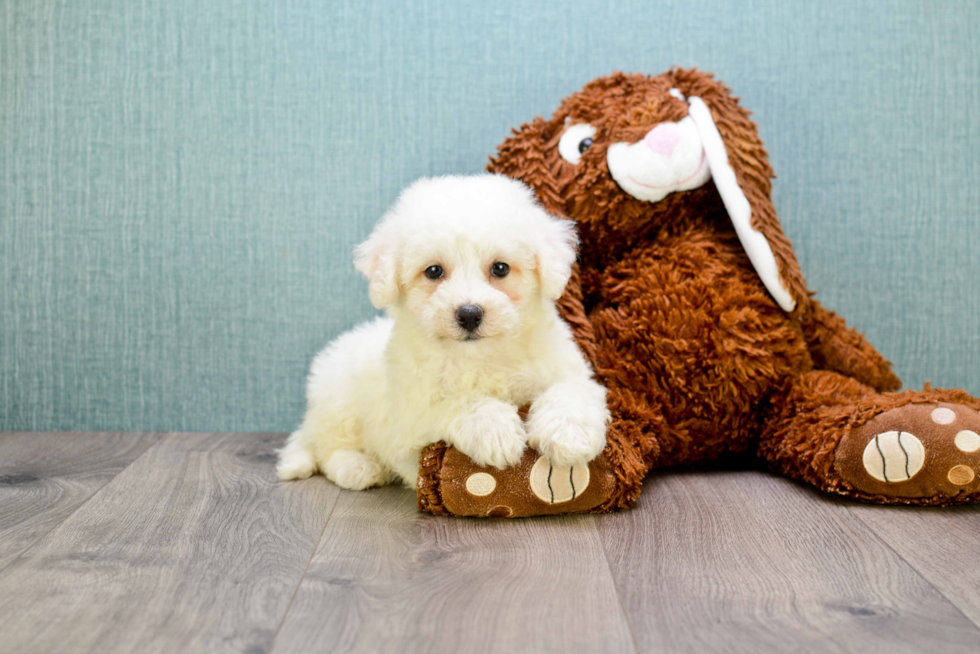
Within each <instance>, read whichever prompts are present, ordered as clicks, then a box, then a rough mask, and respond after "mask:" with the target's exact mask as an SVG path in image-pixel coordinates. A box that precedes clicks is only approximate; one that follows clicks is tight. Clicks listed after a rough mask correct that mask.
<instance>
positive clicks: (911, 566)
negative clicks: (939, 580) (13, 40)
mask: <svg viewBox="0 0 980 654" xmlns="http://www.w3.org/2000/svg"><path fill="white" fill-rule="evenodd" d="M854 515H855V517H857V519H858V520H859V521H860V522H861V524H863V525H864V526H865V527H867V528H868V530H869V531H870V532H871V534H872V535H873V536H874V537H875V538H876V539H877V540H878V542H880V543H881V544H882V545H884V546H885V547H887V548H888V549H889V550H890V551H891V552H893V553H894V554H895V556H897V557H898V558H899V560H901V561H902V563H904V564H905V565H907V566H908V567H909V569H910V570H912V571H913V572H914V573H915V574H916V575H918V577H919V578H920V579H922V581H924V582H925V583H926V584H928V586H929V587H930V588H932V589H933V590H935V591H936V592H937V593H939V596H940V597H942V598H943V599H944V600H946V601H947V602H948V603H949V605H950V606H952V607H953V608H954V609H956V612H957V613H959V614H960V615H962V616H963V617H964V618H965V619H966V621H967V622H969V623H970V624H972V625H973V626H974V627H976V628H977V630H978V631H980V624H978V623H977V622H976V621H975V620H973V619H971V618H970V616H968V615H967V614H966V613H964V612H963V609H961V608H960V607H959V604H957V603H956V601H954V600H953V599H952V598H950V597H949V596H948V595H946V593H944V592H943V591H942V589H941V588H939V587H938V586H936V584H934V583H932V582H931V581H930V580H929V578H928V577H926V576H925V575H924V574H922V571H920V570H919V568H918V567H916V565H915V564H913V563H912V562H911V561H909V560H908V559H907V558H905V557H904V556H903V555H902V553H901V552H899V551H898V550H896V549H895V548H894V547H892V546H891V544H890V543H889V542H888V541H887V540H885V539H884V538H882V537H881V535H880V534H879V533H878V532H877V531H875V528H874V525H871V524H869V523H868V522H866V521H865V520H864V518H862V517H861V516H860V515H859V514H856V513H855V514H854Z"/></svg>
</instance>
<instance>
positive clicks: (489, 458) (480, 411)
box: [447, 398, 527, 469]
mask: <svg viewBox="0 0 980 654" xmlns="http://www.w3.org/2000/svg"><path fill="white" fill-rule="evenodd" d="M455 411H456V413H455V415H454V416H453V417H452V419H451V420H450V422H449V429H448V434H449V435H448V438H447V440H448V441H449V443H450V444H451V445H454V446H456V449H458V450H459V451H460V452H462V453H463V454H465V455H466V456H468V457H470V458H471V459H473V462H474V463H476V464H477V465H481V466H493V467H494V468H499V469H503V468H507V467H509V466H513V465H516V464H517V463H518V462H519V461H520V460H521V455H522V454H524V450H525V448H526V447H527V432H525V431H524V423H523V422H522V421H521V417H520V416H519V415H518V413H517V407H516V406H514V405H513V404H507V403H506V402H501V401H500V400H495V399H492V398H480V399H478V400H473V401H470V402H466V403H462V404H461V405H460V406H458V407H456V408H455Z"/></svg>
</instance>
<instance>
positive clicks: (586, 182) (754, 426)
mask: <svg viewBox="0 0 980 654" xmlns="http://www.w3.org/2000/svg"><path fill="white" fill-rule="evenodd" d="M671 89H676V90H679V92H680V94H683V96H684V99H681V98H678V97H676V95H677V93H676V91H675V92H674V94H671ZM694 97H697V98H701V99H702V100H703V101H704V103H705V104H706V105H707V107H708V108H709V110H710V113H711V117H712V118H713V119H714V122H715V125H716V126H717V129H718V132H719V133H720V135H721V137H722V140H723V142H724V145H725V149H726V150H727V155H728V161H729V164H730V166H731V168H732V169H733V170H734V173H735V177H736V179H737V181H738V185H739V186H740V187H741V189H742V192H743V193H744V195H745V197H746V198H747V199H748V202H749V205H750V207H751V224H752V227H753V228H755V229H756V230H757V231H759V232H761V233H762V234H763V235H764V236H765V239H766V240H767V241H768V243H769V245H770V247H771V250H772V253H773V254H774V256H775V259H776V262H777V264H778V268H779V277H780V281H781V282H782V286H783V288H784V289H786V290H787V291H788V292H789V293H790V295H791V296H792V299H793V300H795V307H794V308H793V310H792V311H791V312H789V313H788V312H786V311H784V310H783V309H781V308H780V306H779V305H778V304H777V303H776V302H775V301H774V299H773V297H772V296H771V295H770V294H769V292H768V291H767V290H766V287H765V286H764V285H763V284H762V282H761V281H760V277H759V275H758V274H757V273H756V270H755V269H754V268H753V265H752V263H751V262H750V261H749V258H748V257H747V256H746V251H745V249H744V248H743V246H742V243H741V242H740V240H739V237H738V235H737V234H736V231H735V229H734V228H733V225H732V218H731V217H730V216H729V213H728V212H727V211H726V206H725V204H724V202H723V200H722V197H721V196H720V195H719V192H718V190H717V188H716V187H715V184H714V183H713V182H711V181H709V182H708V183H707V184H705V185H703V186H701V187H700V188H696V189H693V190H689V191H680V192H674V193H671V194H669V195H667V196H666V197H664V198H663V199H662V200H660V201H658V202H647V201H644V200H639V199H636V198H635V197H633V196H632V195H630V194H629V193H627V192H625V191H624V190H623V189H622V188H621V187H620V186H619V185H618V184H617V182H616V181H615V180H614V179H613V176H612V175H611V173H610V170H609V166H608V163H607V150H608V148H609V147H610V146H611V145H612V144H614V143H627V144H631V143H636V142H639V141H641V140H643V139H644V136H645V135H646V134H647V133H648V132H650V130H651V129H652V128H653V127H654V126H656V125H658V124H661V123H664V122H677V121H680V120H681V119H683V118H684V117H685V116H687V115H688V108H689V107H688V102H687V100H688V99H690V98H694ZM577 123H589V124H591V125H592V126H593V127H594V128H595V130H596V133H595V135H594V137H593V141H592V143H591V146H590V147H588V149H586V150H585V151H584V152H583V154H582V156H581V160H580V161H579V162H578V163H577V164H572V163H569V162H567V161H566V160H565V159H563V158H562V156H560V154H559V149H558V143H559V140H560V139H561V136H562V134H563V133H564V131H565V130H566V129H567V127H568V126H569V125H573V124H577ZM488 170H489V171H491V172H496V173H502V174H505V175H508V176H510V177H514V178H516V179H520V180H522V181H524V182H526V183H527V184H529V185H530V186H531V187H532V188H533V189H534V190H535V191H536V193H537V195H538V197H539V199H540V201H541V202H542V204H543V205H544V206H545V208H547V209H548V210H549V211H551V212H553V213H555V214H558V215H563V216H567V217H568V218H570V219H572V220H574V221H575V222H576V223H577V224H578V227H579V232H580V235H581V238H582V245H581V250H580V256H579V262H578V270H577V271H576V273H575V275H574V276H573V278H572V280H571V282H570V283H569V286H568V288H567V289H566V292H565V295H564V296H563V298H562V300H561V303H560V304H561V310H562V313H563V316H564V317H565V319H566V320H567V321H568V322H569V323H570V324H571V326H572V328H573V331H574V333H575V336H576V339H577V341H578V343H579V345H580V347H581V348H582V350H583V352H584V353H585V354H586V356H587V357H588V358H589V359H590V360H591V362H592V364H593V366H594V369H595V372H596V376H597V378H598V379H599V380H600V381H601V382H602V383H603V384H604V385H605V386H606V387H607V388H608V389H609V405H610V409H611V411H612V415H613V421H612V423H611V424H610V427H609V434H608V441H609V445H608V447H607V449H606V451H605V452H604V454H603V457H604V458H605V459H607V460H608V462H609V463H608V465H610V466H611V468H612V471H613V473H614V476H615V479H616V486H615V489H614V490H613V491H612V492H611V493H609V496H608V497H607V498H606V499H605V500H604V501H603V502H602V503H601V504H600V505H598V506H596V507H593V508H592V510H593V511H608V510H614V509H619V508H623V507H627V506H629V505H631V504H632V503H633V502H634V501H635V500H636V498H637V496H638V494H639V492H640V486H641V482H642V481H643V478H644V477H645V476H646V474H647V472H648V471H650V470H651V469H652V468H655V467H661V466H671V465H680V464H692V463H699V462H705V461H712V460H718V459H723V458H725V457H731V456H734V455H740V454H754V455H757V456H759V457H761V458H763V459H765V460H766V461H767V462H769V464H770V465H771V467H772V469H773V470H776V471H778V472H780V473H782V474H784V475H786V476H788V477H792V478H795V479H800V480H803V481H805V482H807V483H810V484H813V485H814V486H816V487H818V488H820V489H822V490H825V491H829V492H834V493H839V494H841V495H846V496H849V497H853V498H857V499H861V500H865V501H872V502H880V503H908V504H923V505H942V504H958V503H964V502H972V501H976V500H977V499H980V480H978V479H977V478H976V475H975V471H976V470H977V469H978V467H980V466H978V460H980V455H978V454H977V453H976V452H968V451H966V450H964V449H963V447H962V446H961V445H958V444H962V443H964V442H966V441H964V440H962V438H964V437H958V436H957V434H961V433H965V432H969V433H975V432H978V431H980V414H978V413H977V410H978V409H980V402H978V401H977V400H976V399H974V398H972V397H970V396H968V395H967V394H966V393H964V392H963V391H938V390H932V389H929V388H928V387H927V388H926V390H924V391H921V392H910V391H907V392H905V393H900V394H894V393H889V392H888V391H895V390H897V389H898V388H899V386H900V382H899V380H898V378H897V377H896V376H895V375H894V374H893V373H892V372H891V369H890V366H889V363H888V362H887V361H886V360H885V359H884V358H883V357H882V356H881V355H880V354H879V353H878V352H877V351H876V350H875V349H874V348H873V347H872V346H871V345H870V344H869V343H868V342H867V341H866V340H865V339H864V338H863V337H862V336H861V335H860V334H859V333H857V332H855V331H854V330H850V329H848V328H847V326H846V324H845V322H844V321H843V320H842V319H841V318H840V317H838V316H837V315H836V314H834V313H833V312H830V311H828V310H826V309H824V308H823V307H821V306H820V304H819V303H818V302H817V301H816V300H814V299H813V297H812V293H811V292H810V291H808V289H807V287H806V284H805V282H804V280H803V275H802V273H801V272H800V268H799V266H798V264H797V262H796V257H795V255H794V253H793V249H792V246H791V245H790V242H789V240H788V239H787V238H786V236H785V235H784V234H783V231H782V228H781V227H780V224H779V221H778V220H777V217H776V212H775V210H774V208H773V205H772V201H771V179H772V177H773V172H772V170H771V168H770V167H769V163H768V157H767V155H766V151H765V149H764V148H763V145H762V142H761V140H760V139H759V135H758V132H757V129H756V126H755V125H754V123H753V122H752V121H751V120H750V119H749V114H748V112H747V111H746V110H744V109H743V108H742V107H740V106H739V104H738V101H737V100H736V98H734V97H733V96H732V95H731V93H730V91H729V89H728V88H727V87H725V86H724V85H723V84H722V83H720V82H718V81H716V80H714V79H713V77H712V76H711V75H709V74H707V73H703V72H700V71H697V70H684V69H672V70H670V71H669V72H667V73H664V74H662V75H659V76H656V77H647V76H643V75H625V74H621V73H616V74H613V75H610V76H608V77H603V78H600V79H597V80H595V81H593V82H590V83H589V84H587V85H586V86H585V88H583V89H582V90H581V91H580V92H578V93H575V94H573V95H571V96H569V97H568V98H566V99H565V100H564V101H563V102H562V103H561V106H560V107H559V108H558V110H557V111H556V112H555V113H554V115H553V116H552V117H551V118H550V119H548V120H545V119H544V118H537V119H535V120H534V121H532V122H530V123H527V124H525V125H522V126H521V128H520V129H518V130H515V132H514V134H513V135H512V136H511V137H510V138H508V139H507V140H506V141H504V143H503V144H502V145H501V146H500V147H499V150H498V152H497V155H496V156H495V157H493V158H492V159H491V163H490V165H489V166H488ZM939 408H942V411H940V412H939V413H937V412H936V410H937V409H939ZM947 410H948V411H949V413H944V411H947ZM949 415H952V416H953V418H952V420H951V421H950V422H945V423H942V424H940V423H941V420H940V419H942V420H946V419H947V418H948V416H949ZM895 434H897V435H895ZM879 435H880V436H881V438H878V437H879ZM910 435H914V436H911V438H915V439H916V441H917V442H920V443H921V444H922V446H923V449H924V462H921V463H917V460H918V459H917V458H916V457H917V456H918V455H917V454H916V452H915V451H914V450H915V448H914V447H913V446H914V443H913V444H912V445H909V444H910V443H911V438H910ZM969 438H972V437H967V440H969ZM889 439H891V441H889ZM954 441H955V442H954ZM889 442H890V443H891V446H890V445H889ZM896 444H897V445H896ZM888 447H892V449H894V447H900V448H901V449H900V450H895V452H892V453H890V452H891V450H888ZM907 448H910V449H908V451H906V450H907ZM866 449H867V452H866ZM879 452H880V457H881V461H880V462H879V463H876V462H875V461H877V459H875V457H876V456H878V453H879ZM862 456H863V457H864V458H863V459H862ZM902 456H904V457H905V458H904V460H902V459H901V457H902ZM895 457H898V459H896V458H895ZM896 461H898V463H896ZM903 465H904V469H903V468H902V466H903ZM916 465H919V466H920V469H915V468H916ZM875 466H879V467H880V468H881V469H882V472H880V473H877V474H879V476H884V477H885V480H884V481H882V480H878V479H875V478H873V475H872V474H871V471H873V470H875ZM954 468H955V470H954ZM423 471H424V473H425V474H427V475H428V477H426V479H428V482H424V483H420V497H421V494H422V493H423V492H425V493H427V494H428V496H430V497H436V496H437V495H436V491H437V489H436V488H435V487H436V486H437V485H438V483H437V482H438V473H437V472H433V469H432V466H431V465H430V466H429V467H428V468H426V466H424V465H423ZM423 476H424V475H423ZM904 477H908V478H907V479H906V478H904ZM967 477H969V480H967ZM954 482H955V483H954ZM440 506H441V505H440V504H439V503H438V502H436V503H435V504H433V503H432V502H431V501H430V502H428V504H427V505H426V506H425V507H424V508H427V509H428V510H433V509H436V510H438V509H439V507H440ZM528 511H531V512H533V510H531V509H528Z"/></svg>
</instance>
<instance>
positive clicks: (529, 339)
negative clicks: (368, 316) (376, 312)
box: [277, 175, 609, 490]
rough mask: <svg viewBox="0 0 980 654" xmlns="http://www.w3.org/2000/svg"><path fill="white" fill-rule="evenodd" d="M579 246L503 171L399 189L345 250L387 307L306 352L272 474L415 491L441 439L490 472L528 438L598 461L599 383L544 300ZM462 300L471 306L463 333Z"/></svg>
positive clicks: (551, 303) (511, 458) (554, 454)
mask: <svg viewBox="0 0 980 654" xmlns="http://www.w3.org/2000/svg"><path fill="white" fill-rule="evenodd" d="M576 244H577V239H576V235H575V231H574V225H573V223H572V222H570V221H565V220H559V219H556V218H553V217H551V216H549V215H548V214H547V213H546V212H545V211H544V210H543V209H542V208H541V207H540V206H539V205H538V204H537V202H536V200H535V198H534V195H533V193H532V192H531V190H530V189H529V188H528V187H526V186H525V185H524V184H522V183H520V182H518V181H515V180H511V179H508V178H506V177H503V176H498V175H481V176H476V177H440V178H436V179H423V180H420V181H418V182H416V183H415V184H414V185H412V186H411V187H410V188H408V189H406V190H405V191H404V192H403V193H402V194H401V196H400V197H399V198H398V201H397V202H396V203H395V205H394V207H393V208H392V209H391V210H390V211H389V212H388V213H387V214H386V215H385V216H384V217H383V218H382V220H381V221H380V222H379V223H378V225H377V227H376V228H375V229H374V232H373V233H372V234H371V236H370V237H369V238H368V239H367V241H365V242H364V243H362V244H361V245H360V246H359V247H358V248H357V251H356V253H355V266H356V268H357V270H358V271H360V272H361V273H363V274H364V276H365V277H367V279H368V281H369V293H370V297H371V302H372V303H373V304H374V306H375V307H377V308H379V309H386V310H387V314H388V315H387V317H385V318H378V319H376V320H374V321H373V322H370V323H366V324H363V325H361V326H359V327H357V328H356V329H354V330H352V331H350V332H347V333H345V334H343V335H342V336H340V337H339V338H338V339H337V340H335V341H334V342H333V343H331V344H330V345H328V346H327V347H326V349H324V350H323V351H322V352H321V353H320V354H319V355H317V357H316V358H315V359H314V361H313V364H312V367H311V370H310V376H309V382H308V387H307V403H308V407H307V412H306V416H305V417H304V419H303V423H302V425H301V426H300V428H299V429H298V430H297V431H296V432H294V433H293V434H292V435H291V436H290V437H289V440H288V441H287V443H286V446H285V447H284V448H283V449H282V450H281V451H280V455H279V465H278V467H277V471H278V473H279V477H280V478H281V479H301V478H305V477H309V476H310V475H311V474H313V473H314V472H316V471H317V470H319V471H320V472H322V473H323V474H324V475H326V476H327V478H328V479H330V480H331V481H333V482H334V483H336V484H337V485H338V486H341V487H343V488H350V489H358V490H359V489H363V488H368V487H370V486H376V485H381V484H385V483H388V482H391V481H393V480H394V479H396V478H398V479H401V480H402V481H403V482H404V483H405V484H406V485H408V486H411V487H414V486H415V485H416V480H417V478H418V467H419V454H420V452H421V450H422V448H424V447H425V446H426V445H428V444H430V443H434V442H436V441H440V440H442V441H445V442H446V443H448V444H450V445H454V446H455V447H456V448H457V449H459V450H460V451H461V452H463V453H464V454H466V455H467V456H469V457H470V458H471V459H472V460H473V461H474V462H475V463H477V464H479V465H486V466H494V467H496V468H505V467H508V466H511V465H514V464H516V463H517V462H518V461H519V460H520V458H521V455H522V454H523V452H524V450H525V448H526V447H527V446H528V445H530V446H532V447H534V448H535V449H537V450H538V451H539V452H541V453H542V454H544V455H545V456H547V457H549V458H550V459H551V460H552V461H553V462H554V463H555V464H557V465H573V464H578V463H585V462H587V461H590V460H592V459H594V458H595V457H596V456H598V454H599V453H600V452H601V451H602V449H603V448H604V447H605V445H606V423H607V422H608V420H609V412H608V411H607V409H606V402H605V389H604V388H603V387H602V386H600V385H599V384H597V383H596V382H595V381H593V379H592V370H591V368H590V367H589V365H588V364H587V363H586V361H585V359H584V357H583V356H582V354H581V353H580V352H579V350H578V347H577V346H576V345H575V343H574V341H573V339H572V335H571V332H570V330H569V328H568V326H567V325H566V324H565V323H564V322H563V321H562V320H561V319H560V318H559V316H558V312H557V309H556V307H555V301H556V300H557V299H558V298H559V297H560V296H561V294H562V291H563V290H564V288H565V284H566V283H567V282H568V279H569V276H570V275H571V271H572V265H573V263H574V261H575V246H576ZM500 264H506V265H503V266H501V265H500ZM437 273H441V274H438V275H437ZM501 273H503V274H501ZM462 307H470V308H471V309H470V311H471V312H472V311H473V309H472V307H479V309H480V310H481V311H482V316H480V318H479V319H478V323H477V324H476V325H475V326H474V324H473V319H472V316H470V320H469V323H468V324H467V321H466V320H465V314H461V313H460V309H461V308H462ZM467 327H469V328H467ZM527 404H530V407H531V408H530V411H529V413H528V416H527V421H526V422H524V421H522V420H521V417H520V416H519V415H518V407H522V406H525V405H527Z"/></svg>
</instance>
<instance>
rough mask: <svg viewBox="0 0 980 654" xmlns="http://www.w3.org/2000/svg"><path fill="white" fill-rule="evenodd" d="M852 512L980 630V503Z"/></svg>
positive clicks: (863, 509)
mask: <svg viewBox="0 0 980 654" xmlns="http://www.w3.org/2000/svg"><path fill="white" fill-rule="evenodd" d="M853 513H854V515H856V516H857V517H858V518H860V520H861V521H862V522H863V523H864V524H866V525H867V526H868V527H869V528H870V529H871V530H873V531H874V533H875V534H877V535H878V536H879V537H880V538H881V539H882V540H883V541H885V542H886V543H887V544H888V546H889V547H891V548H892V549H893V550H895V551H896V552H897V553H898V554H899V555H900V556H901V557H902V558H903V559H905V561H906V562H907V563H908V564H909V565H910V566H912V567H913V568H914V569H915V570H916V572H918V573H919V574H920V575H922V576H923V577H924V578H925V579H926V580H927V581H929V583H931V584H932V585H933V586H934V587H935V588H936V590H938V591H939V592H940V593H942V595H943V596H944V597H946V599H948V600H949V601H950V602H952V603H953V604H955V605H956V606H957V608H959V609H960V611H962V612H963V614H964V615H966V616H967V617H968V618H969V619H970V620H972V621H973V623H974V624H976V625H978V626H980V505H976V504H974V505H972V506H959V507H955V508H948V509H935V508H918V507H898V506H857V507H855V508H854V509H853Z"/></svg>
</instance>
